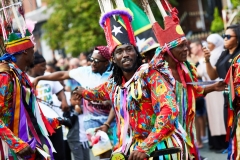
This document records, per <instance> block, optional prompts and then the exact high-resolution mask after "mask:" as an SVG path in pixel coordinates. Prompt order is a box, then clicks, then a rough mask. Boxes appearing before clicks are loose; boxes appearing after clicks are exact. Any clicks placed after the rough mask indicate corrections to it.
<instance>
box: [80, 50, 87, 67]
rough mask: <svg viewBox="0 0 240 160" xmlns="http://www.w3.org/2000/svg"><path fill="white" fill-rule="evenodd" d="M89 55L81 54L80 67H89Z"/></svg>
mask: <svg viewBox="0 0 240 160" xmlns="http://www.w3.org/2000/svg"><path fill="white" fill-rule="evenodd" d="M87 57H88V55H87V53H80V55H79V65H80V66H87Z"/></svg>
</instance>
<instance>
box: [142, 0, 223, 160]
mask: <svg viewBox="0 0 240 160" xmlns="http://www.w3.org/2000/svg"><path fill="white" fill-rule="evenodd" d="M142 1H143V3H142V4H143V7H144V9H145V12H146V14H147V15H148V17H149V20H150V22H151V23H152V25H153V27H152V28H153V31H154V34H155V36H156V38H157V40H158V42H159V44H160V47H159V48H157V50H156V53H155V55H154V57H153V59H152V60H151V62H150V63H149V65H152V66H155V67H156V68H158V66H160V67H161V66H163V65H165V64H168V66H169V69H170V71H171V73H172V75H173V77H174V79H175V80H176V83H175V84H174V88H175V94H176V101H177V104H178V105H179V116H178V120H179V123H180V124H181V125H182V127H183V128H184V130H185V131H186V132H187V136H186V137H185V140H186V143H187V144H188V145H187V146H188V153H189V154H188V155H189V159H194V160H199V159H203V158H202V157H200V155H199V153H198V149H197V146H196V136H195V100H196V98H198V97H200V96H204V95H206V94H207V93H209V92H212V91H222V90H223V89H224V88H225V86H226V85H225V83H223V82H219V83H215V84H213V85H210V86H207V87H205V88H203V87H201V86H199V85H198V84H197V72H196V68H195V67H194V66H193V65H192V64H190V63H189V62H188V61H187V53H188V44H187V40H186V37H185V35H184V32H183V31H182V28H181V26H180V25H179V19H178V17H177V13H178V12H177V10H176V8H172V7H171V5H170V4H169V3H168V2H167V0H161V1H160V0H156V1H155V2H156V3H157V6H158V8H159V10H160V11H161V14H162V16H163V18H164V24H165V27H164V28H165V29H162V28H161V27H160V25H159V24H158V23H157V22H156V20H155V18H154V16H153V13H152V11H151V8H150V5H149V3H148V1H147V0H142ZM166 11H167V12H169V14H170V16H169V14H167V13H166Z"/></svg>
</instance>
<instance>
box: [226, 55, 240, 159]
mask: <svg viewBox="0 0 240 160" xmlns="http://www.w3.org/2000/svg"><path fill="white" fill-rule="evenodd" d="M225 81H226V82H227V83H228V84H229V107H228V121H227V129H228V130H227V140H228V141H229V145H228V160H240V140H239V139H240V118H239V117H240V54H238V55H237V56H236V57H235V58H234V59H233V61H232V63H231V66H230V68H229V70H228V73H227V75H226V78H225Z"/></svg>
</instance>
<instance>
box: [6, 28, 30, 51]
mask: <svg viewBox="0 0 240 160" xmlns="http://www.w3.org/2000/svg"><path fill="white" fill-rule="evenodd" d="M30 36H31V34H30V32H29V31H28V30H26V33H25V37H23V38H22V36H21V34H20V33H14V32H13V33H10V34H9V36H8V40H7V42H6V43H5V48H6V52H7V53H9V54H14V53H16V52H20V51H24V50H26V49H29V48H31V47H34V44H33V43H32V41H31V38H30Z"/></svg>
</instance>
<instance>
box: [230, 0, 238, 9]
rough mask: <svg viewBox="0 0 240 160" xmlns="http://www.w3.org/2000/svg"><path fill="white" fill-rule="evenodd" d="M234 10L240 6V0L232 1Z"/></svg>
mask: <svg viewBox="0 0 240 160" xmlns="http://www.w3.org/2000/svg"><path fill="white" fill-rule="evenodd" d="M231 2H232V5H233V8H237V7H238V6H239V5H240V0H231Z"/></svg>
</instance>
